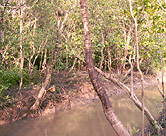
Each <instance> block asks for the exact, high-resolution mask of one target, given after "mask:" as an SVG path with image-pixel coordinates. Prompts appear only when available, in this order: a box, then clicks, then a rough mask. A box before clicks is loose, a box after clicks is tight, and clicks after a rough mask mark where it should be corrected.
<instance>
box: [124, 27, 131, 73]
mask: <svg viewBox="0 0 166 136" xmlns="http://www.w3.org/2000/svg"><path fill="white" fill-rule="evenodd" d="M130 35H131V27H130V29H129V32H128V35H127V40H126V47H125V49H124V57H123V63H122V70H123V71H124V70H125V66H126V57H127V51H128V46H129V44H130V38H131V36H130Z"/></svg>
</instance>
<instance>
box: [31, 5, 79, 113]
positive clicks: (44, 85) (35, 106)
mask: <svg viewBox="0 0 166 136" xmlns="http://www.w3.org/2000/svg"><path fill="white" fill-rule="evenodd" d="M75 4H76V3H75ZM75 4H74V6H75ZM74 6H73V7H74ZM73 7H72V8H73ZM72 8H71V9H72ZM71 9H68V10H67V11H66V13H65V16H64V20H63V21H62V23H61V26H60V22H61V16H62V13H61V10H60V9H58V23H57V38H56V44H55V48H54V53H53V58H52V62H51V65H50V68H49V69H48V72H47V75H46V78H45V81H44V82H43V83H42V88H41V89H40V91H39V94H38V98H37V99H36V101H35V103H34V104H33V106H32V107H31V110H37V109H38V107H39V106H40V103H41V99H42V98H43V96H44V94H45V93H46V89H47V87H48V86H49V84H50V81H51V74H52V72H53V69H54V65H55V61H56V56H57V53H58V47H59V42H60V37H61V33H62V29H63V27H64V24H65V22H66V20H67V17H68V15H69V11H70V10H71Z"/></svg>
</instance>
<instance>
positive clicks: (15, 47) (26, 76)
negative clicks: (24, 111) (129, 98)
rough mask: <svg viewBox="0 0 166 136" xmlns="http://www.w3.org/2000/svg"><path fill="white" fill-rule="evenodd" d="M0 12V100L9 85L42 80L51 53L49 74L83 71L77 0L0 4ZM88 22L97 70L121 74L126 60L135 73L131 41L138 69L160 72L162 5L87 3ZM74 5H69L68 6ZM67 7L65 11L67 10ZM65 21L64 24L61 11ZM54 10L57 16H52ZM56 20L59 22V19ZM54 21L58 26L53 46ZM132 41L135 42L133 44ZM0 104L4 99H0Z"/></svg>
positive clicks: (165, 50) (164, 31)
mask: <svg viewBox="0 0 166 136" xmlns="http://www.w3.org/2000/svg"><path fill="white" fill-rule="evenodd" d="M0 2H1V12H0V22H1V24H0V98H4V97H6V96H4V91H5V90H7V89H8V88H9V87H11V86H12V85H16V87H18V85H19V84H20V88H19V87H18V88H19V91H21V88H22V83H21V82H23V85H25V84H29V83H30V82H36V81H38V79H39V78H40V77H44V76H46V73H47V71H48V70H47V69H49V68H50V67H51V64H53V63H52V58H53V57H52V56H53V53H54V51H55V50H56V51H57V55H56V60H55V65H54V70H55V71H66V73H67V74H69V73H70V72H72V71H73V72H74V71H80V70H85V67H86V63H85V62H86V59H85V53H84V29H83V24H82V19H81V11H80V4H79V1H77V0H76V1H75V0H67V1H66V0H35V1H34V0H1V1H0ZM87 2H88V3H87V5H88V18H89V25H90V26H89V27H90V36H91V50H92V57H93V60H94V65H95V66H96V67H98V68H99V69H100V70H102V71H105V72H109V73H112V74H113V73H116V74H117V75H118V76H120V75H125V73H127V72H128V71H129V70H130V68H131V65H130V61H129V59H131V58H132V63H133V65H134V70H135V71H137V65H136V63H137V59H136V58H137V57H138V56H137V55H136V42H138V45H139V55H140V58H139V61H140V68H141V70H142V71H143V72H144V74H147V73H151V74H152V73H155V71H158V70H160V69H161V68H162V67H163V64H165V61H166V46H165V43H166V41H165V36H166V3H165V2H164V1H163V0H157V1H156V0H151V1H150V0H137V1H135V0H134V1H133V2H132V8H133V9H132V12H133V16H134V17H135V19H136V20H137V28H138V29H137V33H138V35H137V37H136V32H135V22H134V19H133V17H132V14H131V11H130V6H129V5H130V4H129V1H124V0H89V1H87ZM73 5H74V6H73ZM71 7H73V8H72V9H71V10H69V9H70V8H71ZM68 10H69V15H68V18H67V19H66V20H65V17H66V16H65V15H66V12H68ZM57 11H58V12H57ZM59 16H61V18H59ZM59 20H60V21H61V22H60V23H61V25H62V24H63V20H65V22H64V26H63V30H62V32H60V34H61V37H60V41H58V46H57V47H56V48H54V47H55V45H56V44H57V35H59V33H58V30H59V28H58V26H59V24H58V23H59ZM136 38H138V41H137V40H136ZM3 100H4V99H3Z"/></svg>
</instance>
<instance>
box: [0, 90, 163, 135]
mask: <svg viewBox="0 0 166 136" xmlns="http://www.w3.org/2000/svg"><path fill="white" fill-rule="evenodd" d="M146 90H147V91H146V92H145V97H146V99H145V105H146V106H147V107H148V109H149V110H150V112H151V113H152V115H153V116H154V117H155V118H157V117H158V116H159V111H160V108H161V107H160V106H159V105H161V96H160V94H159V93H158V91H157V89H156V88H154V87H150V88H147V89H146ZM137 94H138V96H140V94H141V92H140V91H137ZM139 98H140V97H139ZM110 100H111V101H112V103H113V108H114V110H115V112H116V113H117V115H118V117H119V119H120V120H121V121H122V122H123V124H124V125H125V127H126V128H127V129H128V130H130V132H131V131H132V129H133V127H135V128H139V126H140V124H141V112H140V111H139V110H138V109H137V107H135V105H134V103H133V102H132V101H131V100H130V99H129V98H128V96H127V95H120V96H115V97H113V98H111V99H110ZM145 122H146V124H147V120H146V121H145ZM0 136H115V133H114V131H113V129H112V128H111V126H110V125H109V123H108V122H107V121H106V119H105V116H104V114H103V112H102V108H101V104H100V103H99V102H93V103H91V104H88V105H85V106H82V107H77V108H75V109H73V110H70V111H63V112H59V113H57V114H56V115H49V116H45V117H40V118H35V119H27V120H21V121H17V122H15V123H11V124H9V125H5V126H1V127H0Z"/></svg>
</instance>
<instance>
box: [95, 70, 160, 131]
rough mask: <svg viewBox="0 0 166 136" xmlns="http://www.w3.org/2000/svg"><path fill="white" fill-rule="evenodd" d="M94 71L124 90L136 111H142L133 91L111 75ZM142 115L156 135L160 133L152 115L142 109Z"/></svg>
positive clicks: (158, 125) (145, 109)
mask: <svg viewBox="0 0 166 136" xmlns="http://www.w3.org/2000/svg"><path fill="white" fill-rule="evenodd" d="M95 70H96V71H97V72H98V73H100V74H101V75H102V76H104V77H105V78H106V79H108V80H110V81H111V82H113V83H114V84H116V85H118V86H119V87H120V88H121V89H124V90H125V91H126V92H127V94H128V95H129V98H130V99H131V100H132V101H133V102H134V104H135V105H136V106H137V107H138V109H140V110H142V103H141V102H140V100H139V99H138V98H137V96H136V94H135V93H134V91H133V92H132V91H131V90H130V88H129V87H128V86H126V85H125V84H123V83H122V82H120V81H118V80H117V79H115V78H113V77H112V76H111V75H109V74H106V73H104V72H103V71H101V70H100V69H99V68H97V67H95ZM144 114H145V116H146V118H147V119H148V121H149V122H150V124H151V125H152V126H153V127H154V128H155V129H156V132H157V133H160V132H161V131H162V127H161V125H160V124H159V123H158V122H157V121H156V120H155V119H154V117H153V116H152V114H151V113H150V112H149V110H148V109H147V108H146V107H144Z"/></svg>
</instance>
